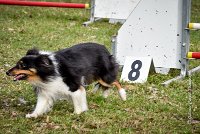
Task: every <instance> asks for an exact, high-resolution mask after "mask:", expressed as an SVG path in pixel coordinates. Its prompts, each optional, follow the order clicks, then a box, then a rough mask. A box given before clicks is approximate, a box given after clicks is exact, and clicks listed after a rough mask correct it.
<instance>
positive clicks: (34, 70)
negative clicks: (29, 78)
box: [29, 68, 37, 73]
mask: <svg viewBox="0 0 200 134" xmlns="http://www.w3.org/2000/svg"><path fill="white" fill-rule="evenodd" d="M29 70H30V71H31V72H33V73H37V70H36V69H35V68H30V69H29Z"/></svg>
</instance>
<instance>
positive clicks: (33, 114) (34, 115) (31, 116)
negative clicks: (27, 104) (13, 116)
mask: <svg viewBox="0 0 200 134" xmlns="http://www.w3.org/2000/svg"><path fill="white" fill-rule="evenodd" d="M37 117H38V115H37V114H35V113H32V114H26V118H37Z"/></svg>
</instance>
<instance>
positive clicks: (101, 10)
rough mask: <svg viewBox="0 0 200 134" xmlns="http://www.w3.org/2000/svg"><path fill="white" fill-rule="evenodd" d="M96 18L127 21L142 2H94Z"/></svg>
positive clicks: (116, 0)
mask: <svg viewBox="0 0 200 134" xmlns="http://www.w3.org/2000/svg"><path fill="white" fill-rule="evenodd" d="M94 1H95V6H94V17H95V18H111V19H127V18H128V16H129V15H130V13H131V12H132V11H133V9H134V8H135V6H136V5H137V4H138V2H139V1H140V0H94Z"/></svg>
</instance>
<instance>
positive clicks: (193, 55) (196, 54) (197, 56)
mask: <svg viewBox="0 0 200 134" xmlns="http://www.w3.org/2000/svg"><path fill="white" fill-rule="evenodd" d="M187 58H195V59H200V52H188V53H187Z"/></svg>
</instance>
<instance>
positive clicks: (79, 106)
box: [71, 86, 88, 114]
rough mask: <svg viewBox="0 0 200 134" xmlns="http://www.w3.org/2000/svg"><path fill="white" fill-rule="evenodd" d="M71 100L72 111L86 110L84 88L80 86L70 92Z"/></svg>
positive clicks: (78, 112)
mask: <svg viewBox="0 0 200 134" xmlns="http://www.w3.org/2000/svg"><path fill="white" fill-rule="evenodd" d="M71 97H72V101H73V104H74V113H76V114H80V113H82V112H84V111H87V110H88V106H87V99H86V91H85V88H84V87H82V86H80V88H79V89H78V90H77V91H75V92H73V93H72V94H71Z"/></svg>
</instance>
